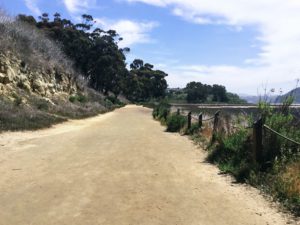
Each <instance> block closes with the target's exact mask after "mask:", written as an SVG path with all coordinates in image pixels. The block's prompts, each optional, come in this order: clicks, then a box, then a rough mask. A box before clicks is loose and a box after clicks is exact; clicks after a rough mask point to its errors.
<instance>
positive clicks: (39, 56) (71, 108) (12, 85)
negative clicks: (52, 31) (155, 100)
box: [0, 12, 122, 132]
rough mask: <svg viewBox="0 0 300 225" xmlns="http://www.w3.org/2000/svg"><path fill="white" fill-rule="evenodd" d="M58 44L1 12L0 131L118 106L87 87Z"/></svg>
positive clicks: (114, 101)
mask: <svg viewBox="0 0 300 225" xmlns="http://www.w3.org/2000/svg"><path fill="white" fill-rule="evenodd" d="M73 64H74V63H73V62H72V61H71V60H70V59H68V57H66V56H65V54H64V53H63V52H62V50H61V48H60V46H58V45H57V43H55V42H54V41H52V40H50V39H48V38H47V37H45V35H44V34H43V33H42V32H40V31H38V30H37V29H36V28H34V27H33V26H29V25H26V24H24V23H22V22H19V21H17V20H14V19H13V18H10V17H7V16H5V15H4V14H3V13H2V14H1V12H0V132H1V131H4V130H20V129H38V128H44V127H48V126H50V125H52V124H55V123H58V122H62V121H65V120H67V119H69V118H83V117H87V116H93V115H97V114H98V113H101V112H106V111H108V110H111V109H114V108H115V107H118V106H119V105H122V103H121V102H120V101H118V100H117V99H115V98H111V97H105V96H104V95H103V94H101V93H100V92H96V91H93V90H91V89H90V88H88V87H87V85H86V81H85V79H84V78H82V76H81V75H80V74H79V73H78V72H77V71H76V70H75V69H74V67H73Z"/></svg>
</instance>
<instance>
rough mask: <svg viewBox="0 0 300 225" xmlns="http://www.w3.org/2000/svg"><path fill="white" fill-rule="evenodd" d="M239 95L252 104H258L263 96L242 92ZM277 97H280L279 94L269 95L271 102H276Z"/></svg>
mask: <svg viewBox="0 0 300 225" xmlns="http://www.w3.org/2000/svg"><path fill="white" fill-rule="evenodd" d="M239 97H240V98H241V99H243V100H245V101H247V102H248V103H251V104H257V103H258V102H259V100H260V99H261V98H263V97H261V96H258V95H245V94H240V95H239ZM277 98H278V96H268V97H267V99H268V101H270V102H271V103H276V102H277Z"/></svg>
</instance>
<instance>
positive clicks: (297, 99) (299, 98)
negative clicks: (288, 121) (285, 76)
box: [277, 87, 300, 104]
mask: <svg viewBox="0 0 300 225" xmlns="http://www.w3.org/2000/svg"><path fill="white" fill-rule="evenodd" d="M288 96H293V97H294V103H295V104H300V87H299V88H295V89H293V90H291V91H290V92H288V93H286V94H285V95H283V96H279V97H278V98H277V101H278V102H282V101H284V99H286V98H287V97H288Z"/></svg>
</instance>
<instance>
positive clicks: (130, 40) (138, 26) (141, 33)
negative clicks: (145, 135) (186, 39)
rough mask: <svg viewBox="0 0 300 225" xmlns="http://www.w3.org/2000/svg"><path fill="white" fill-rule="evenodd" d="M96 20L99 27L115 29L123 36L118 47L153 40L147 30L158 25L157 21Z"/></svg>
mask: <svg viewBox="0 0 300 225" xmlns="http://www.w3.org/2000/svg"><path fill="white" fill-rule="evenodd" d="M96 22H97V24H98V25H100V27H102V28H104V29H105V30H109V29H112V30H116V31H117V32H118V34H119V35H120V36H121V37H122V38H123V41H121V42H120V43H119V46H120V47H131V46H132V45H135V44H140V43H149V42H153V41H154V40H152V39H151V38H150V36H149V32H150V31H151V30H152V29H154V28H155V27H157V26H159V24H158V23H157V22H137V21H132V20H126V19H123V20H117V21H113V20H108V19H96Z"/></svg>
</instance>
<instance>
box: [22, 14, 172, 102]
mask: <svg viewBox="0 0 300 225" xmlns="http://www.w3.org/2000/svg"><path fill="white" fill-rule="evenodd" d="M18 20H20V21H23V22H26V23H29V24H31V25H34V26H36V27H37V28H38V29H40V30H42V31H43V32H45V33H46V35H47V36H49V37H50V38H52V39H54V40H55V41H56V42H57V43H58V44H60V45H61V47H62V49H63V51H64V53H65V54H66V55H67V56H68V57H69V58H70V59H72V60H73V61H74V66H75V68H76V69H77V70H78V71H80V72H81V73H82V74H83V75H84V77H85V78H86V79H87V81H88V84H89V86H90V87H92V88H93V89H95V90H97V91H100V92H103V93H104V94H108V93H114V94H115V95H119V94H120V93H122V94H124V95H125V96H126V97H127V98H128V99H131V100H139V101H144V100H147V99H150V98H160V97H163V96H164V95H165V91H166V88H167V82H166V80H165V77H166V76H167V74H166V73H164V72H163V71H159V70H154V69H153V68H154V66H153V65H151V64H149V63H144V62H143V60H141V59H136V60H134V61H133V62H132V64H130V70H128V69H127V68H126V54H127V53H129V52H130V49H129V48H120V47H119V46H118V43H119V42H120V41H122V38H121V37H120V36H119V34H118V33H117V32H116V31H114V30H108V31H104V30H102V29H100V28H98V27H97V28H94V24H95V21H94V19H93V17H92V16H91V15H87V14H84V15H82V17H81V22H80V23H78V24H74V23H73V22H72V21H70V20H67V19H63V18H61V15H60V14H59V13H55V14H54V15H53V18H52V19H50V17H49V14H47V13H43V14H42V15H41V16H40V17H39V18H38V21H37V20H35V18H34V17H32V16H26V15H19V16H18Z"/></svg>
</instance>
